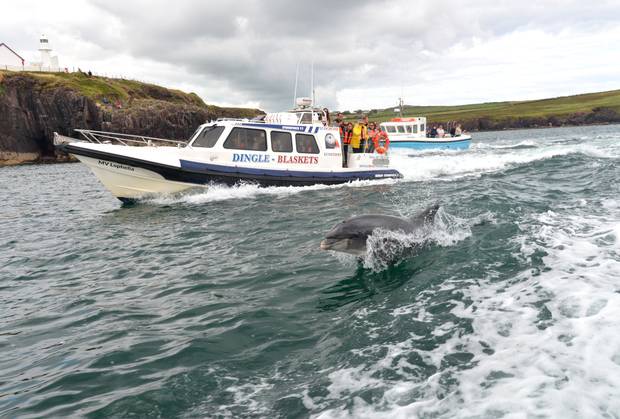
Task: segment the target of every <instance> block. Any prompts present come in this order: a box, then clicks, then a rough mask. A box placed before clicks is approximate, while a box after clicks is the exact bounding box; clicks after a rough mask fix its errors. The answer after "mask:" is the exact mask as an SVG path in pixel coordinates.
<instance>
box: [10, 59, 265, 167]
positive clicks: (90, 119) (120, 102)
mask: <svg viewBox="0 0 620 419" xmlns="http://www.w3.org/2000/svg"><path fill="white" fill-rule="evenodd" d="M259 114H262V111H260V110H258V109H244V108H223V107H217V106H212V105H206V104H205V103H204V102H203V101H202V100H201V99H200V98H199V97H198V96H197V95H196V94H193V93H190V94H188V93H184V92H181V91H178V90H171V89H166V88H163V87H160V86H156V85H152V84H146V83H140V82H136V81H133V80H121V79H108V78H103V77H95V76H92V77H89V76H87V75H85V74H80V73H71V74H65V73H18V72H5V71H0V165H6V164H18V163H24V162H33V161H62V160H64V159H66V158H67V157H66V156H60V155H56V153H55V152H54V147H53V143H52V141H53V133H54V131H56V132H58V133H60V134H62V135H68V136H75V135H76V134H75V133H74V132H73V130H74V129H76V128H85V129H94V130H101V131H116V132H123V133H127V134H138V135H148V136H151V137H161V138H169V139H176V140H185V139H187V138H189V136H190V135H191V134H192V132H193V131H194V130H195V129H196V127H197V126H198V125H200V124H203V123H205V122H206V121H208V120H211V119H216V118H219V117H244V118H245V117H253V116H256V115H259Z"/></svg>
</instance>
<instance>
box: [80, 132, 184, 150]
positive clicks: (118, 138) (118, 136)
mask: <svg viewBox="0 0 620 419" xmlns="http://www.w3.org/2000/svg"><path fill="white" fill-rule="evenodd" d="M75 131H76V132H79V133H80V135H81V136H82V137H83V138H84V139H85V140H86V141H88V142H90V143H98V144H122V145H126V146H157V145H171V144H174V145H176V146H177V147H182V146H185V145H187V141H177V140H169V139H166V138H157V137H147V136H146V135H133V134H122V133H118V132H106V131H95V130H90V129H76V130H75Z"/></svg>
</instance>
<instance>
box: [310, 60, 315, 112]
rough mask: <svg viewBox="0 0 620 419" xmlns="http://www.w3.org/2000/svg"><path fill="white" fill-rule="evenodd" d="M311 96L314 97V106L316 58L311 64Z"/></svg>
mask: <svg viewBox="0 0 620 419" xmlns="http://www.w3.org/2000/svg"><path fill="white" fill-rule="evenodd" d="M310 97H311V98H312V106H314V60H312V65H311V66H310Z"/></svg>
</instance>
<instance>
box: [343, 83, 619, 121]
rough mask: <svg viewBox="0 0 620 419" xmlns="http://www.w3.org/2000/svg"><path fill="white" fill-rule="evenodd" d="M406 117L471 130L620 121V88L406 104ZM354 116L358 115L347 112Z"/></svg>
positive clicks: (375, 116) (384, 116) (382, 113)
mask: <svg viewBox="0 0 620 419" xmlns="http://www.w3.org/2000/svg"><path fill="white" fill-rule="evenodd" d="M367 113H368V115H369V117H370V119H371V120H376V121H387V120H389V119H391V118H394V117H395V116H396V114H395V113H394V108H393V107H391V108H387V109H379V110H371V111H368V112H367ZM403 116H426V117H427V119H428V121H429V123H446V122H447V121H459V122H462V123H464V124H465V125H466V126H467V127H468V128H469V129H498V128H499V129H501V128H522V127H523V128H525V127H530V126H548V125H553V126H557V125H581V124H585V123H604V122H620V90H612V91H608V92H599V93H587V94H581V95H575V96H563V97H557V98H552V99H542V100H528V101H510V102H489V103H479V104H471V105H459V106H410V105H405V106H404V107H403ZM347 117H348V118H349V119H354V118H355V117H356V115H354V114H349V115H347Z"/></svg>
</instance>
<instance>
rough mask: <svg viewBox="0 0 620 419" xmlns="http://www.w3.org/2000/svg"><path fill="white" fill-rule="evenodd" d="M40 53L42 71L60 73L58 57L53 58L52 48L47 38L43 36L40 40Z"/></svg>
mask: <svg viewBox="0 0 620 419" xmlns="http://www.w3.org/2000/svg"><path fill="white" fill-rule="evenodd" d="M39 52H40V53H41V69H42V70H43V69H49V70H51V71H58V56H52V55H51V52H52V47H51V46H50V41H49V39H47V36H45V35H41V38H39Z"/></svg>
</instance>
